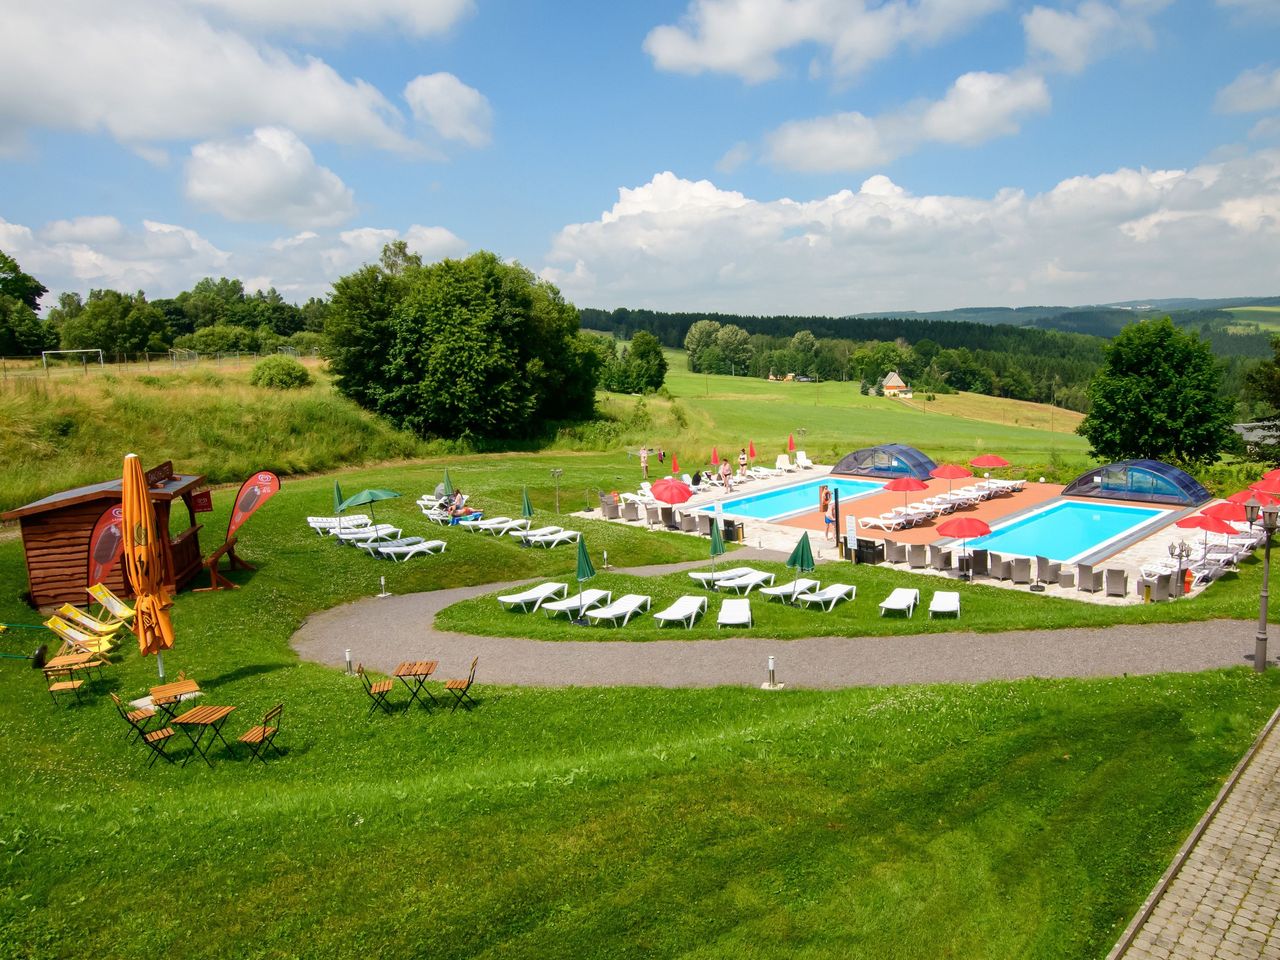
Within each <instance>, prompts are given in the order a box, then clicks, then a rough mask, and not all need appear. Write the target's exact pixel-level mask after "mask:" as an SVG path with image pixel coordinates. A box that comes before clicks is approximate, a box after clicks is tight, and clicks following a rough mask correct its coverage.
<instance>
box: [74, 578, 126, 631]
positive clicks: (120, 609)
mask: <svg viewBox="0 0 1280 960" xmlns="http://www.w3.org/2000/svg"><path fill="white" fill-rule="evenodd" d="M85 592H86V593H88V594H89V596H91V597H93V599H94V601H95V602H96V603H97V604H98V606H99V607H101V608H102V609H101V612H100V613H99V614H98V619H100V620H104V621H106V620H107V616H109V617H111V618H112V619H115V620H119V621H120V622H121V623H131V622H132V621H133V616H134V609H133V607H131V606H129V605H128V604H127V603H125V602H124V601H123V600H121V599H120V598H119V597H117V596H116V595H115V594H114V593H112V592H111V590H110V589H109V588H108V587H107V585H106V584H105V583H95V584H94V585H93V586H92V587H85ZM104 615H105V616H104Z"/></svg>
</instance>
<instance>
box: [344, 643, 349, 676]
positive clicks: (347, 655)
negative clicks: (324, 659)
mask: <svg viewBox="0 0 1280 960" xmlns="http://www.w3.org/2000/svg"><path fill="white" fill-rule="evenodd" d="M344 653H345V655H346V658H347V673H348V675H349V674H350V673H351V650H350V649H347V650H345V651H344Z"/></svg>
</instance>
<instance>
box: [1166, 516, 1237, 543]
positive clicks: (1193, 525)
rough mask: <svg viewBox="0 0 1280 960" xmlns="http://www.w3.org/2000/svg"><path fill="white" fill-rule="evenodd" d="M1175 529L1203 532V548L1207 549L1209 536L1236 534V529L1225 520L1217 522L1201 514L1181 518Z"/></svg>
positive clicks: (1216, 519)
mask: <svg viewBox="0 0 1280 960" xmlns="http://www.w3.org/2000/svg"><path fill="white" fill-rule="evenodd" d="M1174 526H1175V527H1182V528H1183V529H1184V530H1203V531H1204V548H1205V550H1206V551H1207V550H1208V549H1209V534H1211V533H1225V534H1226V535H1227V536H1231V534H1233V533H1235V532H1236V528H1235V527H1233V526H1232V525H1231V524H1229V523H1227V521H1225V520H1219V519H1218V518H1217V517H1210V516H1206V515H1205V514H1203V513H1197V514H1195V515H1194V516H1190V517H1183V518H1182V519H1181V520H1179V521H1178V522H1177V523H1175V524H1174Z"/></svg>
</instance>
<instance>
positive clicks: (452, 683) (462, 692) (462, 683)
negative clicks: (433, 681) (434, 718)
mask: <svg viewBox="0 0 1280 960" xmlns="http://www.w3.org/2000/svg"><path fill="white" fill-rule="evenodd" d="M479 662H480V658H479V657H476V658H475V659H474V660H472V661H471V672H470V673H469V674H467V679H465V680H446V681H445V682H444V688H445V689H446V690H448V691H449V692H450V693H452V694H453V707H452V709H450V711H449V712H450V713H453V711H454V710H457V709H458V706H459V704H461V705H462V706H465V707H466V708H467V709H468V710H470V709H471V708H472V707H474V706H475V705H476V702H475V700H474V699H472V697H471V694H470V693H469V692H468V691H469V690H470V689H471V684H473V683H475V682H476V664H477V663H479Z"/></svg>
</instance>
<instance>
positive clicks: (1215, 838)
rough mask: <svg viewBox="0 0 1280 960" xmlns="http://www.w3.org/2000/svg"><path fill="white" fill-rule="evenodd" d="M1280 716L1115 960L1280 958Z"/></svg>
mask: <svg viewBox="0 0 1280 960" xmlns="http://www.w3.org/2000/svg"><path fill="white" fill-rule="evenodd" d="M1277 720H1280V711H1277V713H1276V715H1275V716H1274V717H1272V720H1271V723H1270V725H1269V726H1268V728H1267V730H1266V731H1265V732H1264V734H1263V736H1262V738H1261V740H1260V742H1259V745H1258V747H1257V749H1256V750H1255V751H1254V753H1253V754H1252V756H1250V757H1248V758H1246V760H1245V762H1244V764H1243V766H1242V767H1240V768H1238V769H1237V771H1236V775H1235V777H1234V778H1233V779H1232V780H1230V781H1228V783H1227V786H1226V787H1225V788H1224V791H1223V794H1220V795H1219V797H1218V801H1217V803H1216V804H1215V806H1214V807H1211V808H1210V810H1209V812H1208V813H1207V814H1206V815H1205V818H1204V819H1203V820H1201V822H1200V824H1199V825H1198V827H1197V828H1196V830H1195V831H1193V832H1192V835H1191V837H1190V838H1189V840H1188V841H1187V843H1186V844H1184V845H1183V849H1182V850H1181V851H1179V854H1178V856H1177V857H1175V859H1174V862H1173V865H1172V866H1170V868H1169V870H1168V871H1166V873H1165V876H1164V878H1162V880H1161V883H1160V884H1158V885H1157V886H1156V889H1155V891H1153V893H1152V895H1151V896H1150V897H1149V898H1148V899H1147V902H1146V903H1145V904H1144V905H1143V908H1142V910H1140V911H1139V912H1138V915H1137V916H1136V917H1135V918H1134V922H1133V923H1131V924H1130V926H1129V929H1128V930H1127V931H1126V932H1125V935H1124V936H1123V937H1121V939H1120V942H1119V943H1118V944H1116V947H1115V949H1114V950H1113V951H1112V952H1111V955H1110V957H1109V958H1108V960H1245V958H1250V960H1256V958H1265V960H1280V723H1277Z"/></svg>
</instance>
